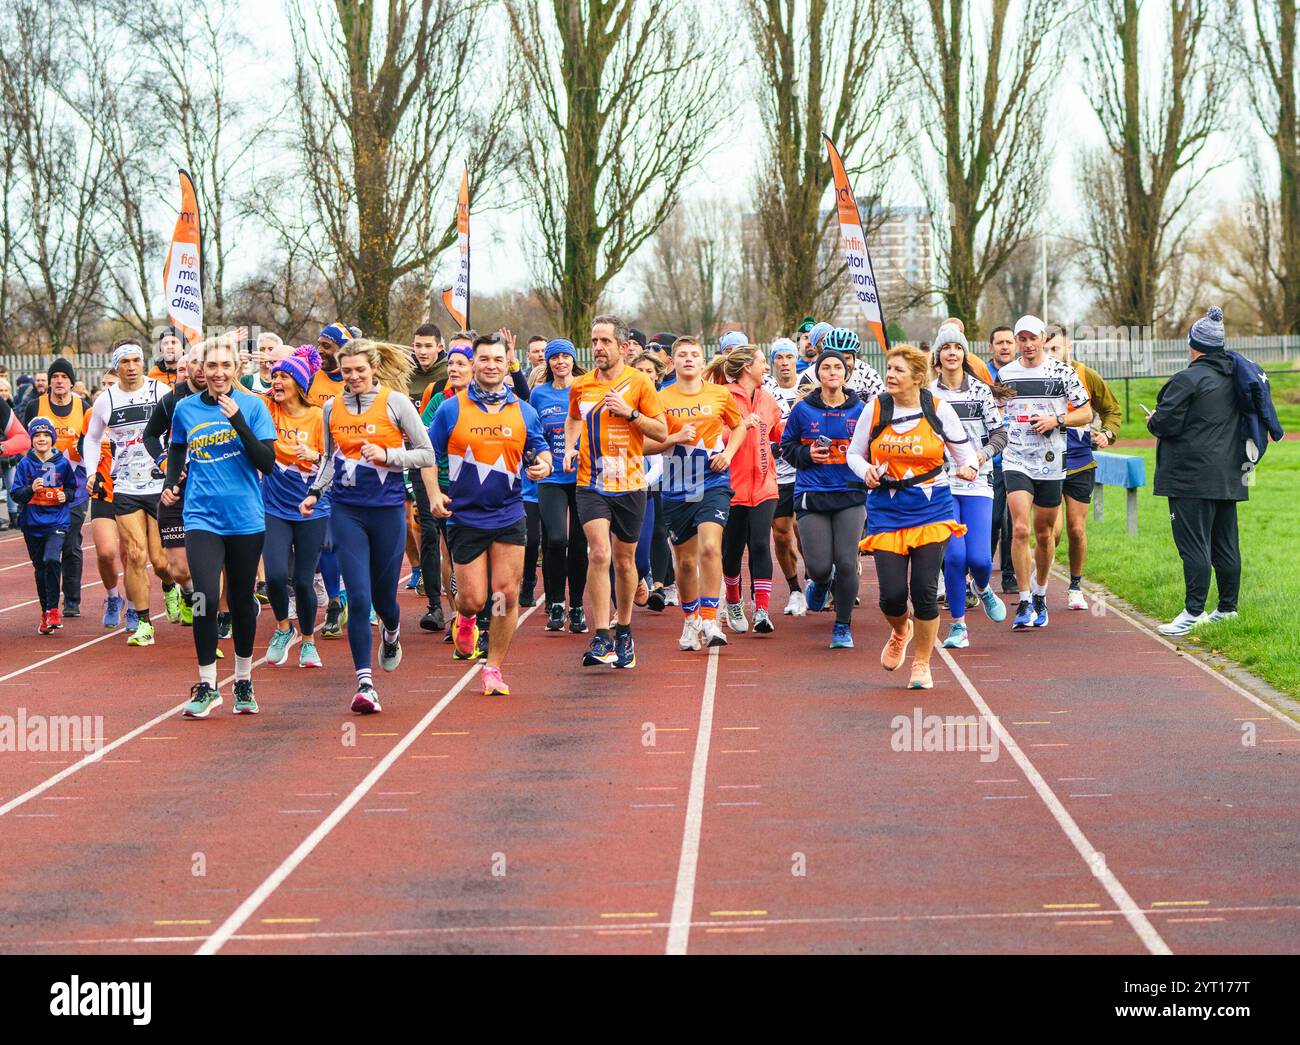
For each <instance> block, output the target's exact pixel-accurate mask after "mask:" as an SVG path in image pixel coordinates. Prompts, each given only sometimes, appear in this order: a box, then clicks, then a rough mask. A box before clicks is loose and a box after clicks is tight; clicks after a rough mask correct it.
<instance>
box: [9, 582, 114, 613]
mask: <svg viewBox="0 0 1300 1045" xmlns="http://www.w3.org/2000/svg"><path fill="white" fill-rule="evenodd" d="M103 583H104V582H103V581H92V582H91V583H89V584H83V585H82V586H81V590H82V591H85V590H86V589H87V588H98V587H99V586H100V585H101V584H103ZM40 601H41V600H40V599H28V600H27V601H26V602H19V603H15V604H14V605H12V606H5V607H4V608H3V609H0V613H8V612H9V611H10V610H21V609H22V608H23V607H24V606H35V605H36V604H37V603H38V602H40Z"/></svg>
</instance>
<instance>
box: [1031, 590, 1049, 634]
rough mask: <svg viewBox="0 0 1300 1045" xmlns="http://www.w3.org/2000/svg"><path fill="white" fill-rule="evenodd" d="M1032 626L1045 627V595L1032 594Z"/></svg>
mask: <svg viewBox="0 0 1300 1045" xmlns="http://www.w3.org/2000/svg"><path fill="white" fill-rule="evenodd" d="M1034 627H1035V628H1045V627H1047V596H1046V595H1035V596H1034Z"/></svg>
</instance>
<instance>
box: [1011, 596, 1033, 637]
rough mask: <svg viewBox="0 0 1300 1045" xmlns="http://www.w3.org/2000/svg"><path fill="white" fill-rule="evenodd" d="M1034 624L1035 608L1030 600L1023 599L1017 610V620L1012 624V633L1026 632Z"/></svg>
mask: <svg viewBox="0 0 1300 1045" xmlns="http://www.w3.org/2000/svg"><path fill="white" fill-rule="evenodd" d="M1033 622H1034V607H1033V604H1032V603H1031V602H1030V601H1029V600H1028V599H1021V600H1020V605H1019V606H1018V607H1017V608H1016V619H1015V620H1013V621H1012V622H1011V630H1012V631H1024V630H1025V629H1026V628H1028V627H1029V626H1030V625H1031V624H1033Z"/></svg>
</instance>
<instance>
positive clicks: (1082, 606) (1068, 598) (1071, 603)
mask: <svg viewBox="0 0 1300 1045" xmlns="http://www.w3.org/2000/svg"><path fill="white" fill-rule="evenodd" d="M1065 605H1066V608H1067V609H1071V610H1086V609H1087V608H1088V599H1087V597H1086V596H1085V595H1084V594H1083V592H1081V591H1080V590H1079V589H1078V588H1071V589H1070V590H1069V591H1067V592H1066V593H1065Z"/></svg>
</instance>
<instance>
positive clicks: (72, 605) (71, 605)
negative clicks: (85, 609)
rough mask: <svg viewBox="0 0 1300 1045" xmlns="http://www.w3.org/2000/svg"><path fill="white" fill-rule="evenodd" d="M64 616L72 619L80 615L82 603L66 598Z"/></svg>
mask: <svg viewBox="0 0 1300 1045" xmlns="http://www.w3.org/2000/svg"><path fill="white" fill-rule="evenodd" d="M63 616H64V617H66V618H67V619H68V620H72V619H73V618H74V617H80V616H81V603H79V602H67V601H66V600H65V601H64V603H63Z"/></svg>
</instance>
